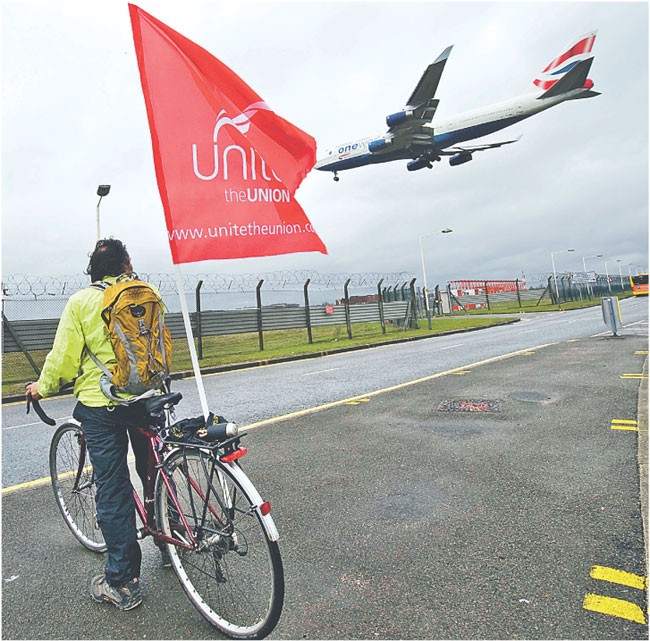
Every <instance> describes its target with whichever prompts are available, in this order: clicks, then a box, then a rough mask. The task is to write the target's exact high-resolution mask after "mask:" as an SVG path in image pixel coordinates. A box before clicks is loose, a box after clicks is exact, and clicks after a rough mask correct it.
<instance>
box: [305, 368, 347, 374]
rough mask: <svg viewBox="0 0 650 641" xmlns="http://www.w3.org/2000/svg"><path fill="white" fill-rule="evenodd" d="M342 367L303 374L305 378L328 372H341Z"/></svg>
mask: <svg viewBox="0 0 650 641" xmlns="http://www.w3.org/2000/svg"><path fill="white" fill-rule="evenodd" d="M340 369H341V368H340V367H330V368H329V369H319V370H318V371H317V372H308V373H307V374H303V376H315V375H316V374H325V373H326V372H336V371H338V370H340Z"/></svg>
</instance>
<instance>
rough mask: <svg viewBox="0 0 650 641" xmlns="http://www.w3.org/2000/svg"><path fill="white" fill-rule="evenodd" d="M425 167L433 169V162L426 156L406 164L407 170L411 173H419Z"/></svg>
mask: <svg viewBox="0 0 650 641" xmlns="http://www.w3.org/2000/svg"><path fill="white" fill-rule="evenodd" d="M425 167H429V168H431V162H430V160H429V159H428V158H426V157H424V156H420V158H416V159H415V160H411V161H410V162H408V163H406V168H407V169H408V170H409V171H417V170H418V169H424V168H425Z"/></svg>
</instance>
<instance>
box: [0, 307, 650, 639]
mask: <svg viewBox="0 0 650 641" xmlns="http://www.w3.org/2000/svg"><path fill="white" fill-rule="evenodd" d="M638 302H639V301H632V304H631V305H629V306H628V309H627V310H626V309H625V308H624V310H623V314H624V321H627V322H628V324H629V327H628V328H627V329H626V330H625V331H624V334H623V338H611V337H609V336H607V333H606V335H604V336H593V335H592V334H593V333H599V332H602V331H603V326H602V321H601V324H600V326H598V327H594V326H593V324H591V325H589V323H588V322H587V321H586V320H584V321H583V320H582V315H577V316H575V317H572V315H571V314H569V313H567V314H563V315H561V318H563V319H564V325H562V326H566V324H567V321H568V320H574V319H575V320H576V322H574V323H572V325H573V326H577V327H574V328H573V329H574V331H573V332H572V333H569V335H565V336H564V337H561V338H559V337H557V336H551V334H550V332H551V329H549V326H548V325H545V326H543V327H542V324H541V323H540V324H538V323H537V319H536V320H533V321H531V322H530V323H526V324H524V323H521V324H518V325H516V326H512V327H510V328H501V331H502V332H503V333H496V335H495V333H494V332H492V330H489V331H490V332H492V337H491V338H489V339H488V340H487V341H485V342H481V343H480V346H479V347H477V348H476V349H477V350H481V349H483V350H484V351H487V352H489V350H488V345H489V344H490V343H495V342H499V343H500V345H499V347H500V349H501V356H499V355H490V354H489V353H480V351H477V352H472V353H467V352H466V351H465V350H462V354H461V358H460V362H458V360H454V359H451V361H447V364H446V365H445V367H446V369H444V370H443V369H441V367H442V365H440V363H439V358H438V357H439V356H441V354H448V353H451V352H456V351H458V350H457V349H456V348H453V347H451V345H453V344H454V343H453V341H454V340H456V341H457V342H460V340H463V341H465V339H466V338H468V337H470V336H471V337H472V338H473V337H479V336H485V334H486V333H487V331H485V332H477V333H473V334H466V335H458V336H456V337H453V336H452V337H448V338H447V339H444V340H445V341H449V343H443V344H442V346H441V343H440V342H439V341H442V340H443V339H434V340H427V341H422V342H421V343H420V344H419V345H418V344H412V345H402V346H396V347H394V348H381V349H379V350H369V351H368V352H359V353H356V354H354V355H346V356H347V357H352V362H353V363H354V362H357V363H359V362H362V361H365V357H367V356H369V355H370V353H371V352H374V353H375V354H380V355H382V359H381V360H380V361H376V362H375V364H374V368H375V369H378V370H379V372H378V373H379V378H378V379H377V378H369V377H370V376H371V373H372V372H371V370H372V369H373V365H372V364H368V365H365V364H364V366H363V368H362V367H359V368H358V369H359V371H360V373H359V374H358V376H355V377H352V376H351V375H350V374H346V373H341V372H340V370H339V375H338V376H344V377H345V378H346V380H345V381H344V382H345V383H346V384H345V385H343V387H342V392H343V393H342V394H340V395H339V396H338V397H337V396H336V391H332V390H325V389H321V388H327V384H325V383H323V382H322V379H323V377H327V375H328V374H335V372H329V373H328V372H327V371H325V370H327V369H331V368H332V363H334V364H335V366H337V367H338V366H339V364H338V363H339V361H338V360H337V359H338V358H339V357H331V358H327V359H323V360H322V361H311V362H309V367H311V372H312V374H311V375H309V374H310V372H309V371H308V370H307V369H301V368H305V367H306V365H307V363H306V362H303V363H301V364H288V365H283V366H278V367H267V368H262V369H261V370H258V375H259V373H261V372H264V374H265V377H266V376H267V375H270V376H271V377H273V376H275V377H277V378H278V379H280V380H279V382H278V383H277V384H279V385H281V384H282V383H286V380H284V379H283V376H282V375H281V373H282V372H283V371H284V370H285V368H292V367H297V369H294V370H292V380H293V384H292V385H291V386H290V387H287V388H285V391H284V394H283V396H287V397H292V398H293V397H294V396H298V397H299V398H301V399H307V400H310V399H311V397H310V396H309V393H308V392H307V391H304V390H303V389H302V387H303V384H305V385H309V386H311V385H312V384H311V382H310V381H313V380H314V379H315V378H318V380H319V383H318V384H317V385H316V387H317V388H318V390H317V391H318V393H316V392H315V396H316V398H314V399H311V400H312V401H313V402H311V403H309V404H308V403H307V402H306V400H303V401H302V404H300V403H298V407H299V409H300V410H305V409H308V408H315V407H316V405H319V404H323V403H330V405H326V406H325V407H322V408H320V409H319V410H316V411H312V412H309V413H305V414H299V415H295V416H293V417H287V418H285V419H283V420H278V421H273V420H270V421H269V420H267V422H265V423H263V424H261V425H258V426H257V427H254V428H253V429H250V433H249V434H248V436H247V437H246V446H247V448H248V449H249V454H248V456H246V457H245V459H243V464H244V467H245V469H246V471H247V472H248V473H249V474H250V476H251V478H252V479H253V480H254V482H255V483H256V485H257V486H258V488H259V489H260V490H261V491H262V494H263V495H264V497H265V498H267V499H269V500H270V501H271V503H272V504H273V514H274V517H275V520H276V524H277V526H278V528H279V530H280V533H281V541H280V545H281V550H282V555H283V560H284V565H285V573H286V590H287V593H286V600H285V608H284V612H283V615H282V618H281V620H280V623H279V625H278V627H277V628H276V630H275V631H274V633H273V635H272V637H273V638H287V639H300V638H310V639H312V638H313V639H316V638H323V639H337V638H364V639H401V638H404V639H407V638H408V639H465V638H475V639H485V638H501V639H508V638H530V639H537V638H556V639H593V638H598V639H641V638H647V636H648V629H647V626H646V625H644V624H641V623H637V622H635V621H633V620H630V618H625V617H624V616H622V613H623V614H625V615H626V616H628V617H629V615H630V613H633V614H636V615H637V616H638V613H639V612H641V613H642V614H641V616H643V613H644V612H647V606H646V602H645V593H644V591H643V590H640V589H638V588H635V587H630V586H626V585H622V584H621V583H620V581H621V577H627V578H628V580H627V582H628V583H629V577H630V576H631V575H636V576H638V577H645V575H646V568H645V561H644V541H643V529H642V509H641V501H640V490H639V466H638V462H637V444H638V436H639V433H638V432H636V431H628V430H618V429H612V424H613V423H612V421H615V420H617V419H618V420H621V419H623V420H638V421H639V428H640V429H642V430H647V407H646V408H643V407H641V409H640V408H639V404H638V399H639V389H640V385H647V382H644V381H643V380H642V379H639V378H627V377H626V378H621V376H623V375H624V374H637V375H638V374H640V373H641V372H642V371H643V365H644V360H645V359H646V358H647V357H646V356H645V355H644V354H643V353H638V352H645V353H647V349H648V343H647V313H646V309H645V306H640V305H639V306H638V315H639V318H638V319H635V318H633V317H632V314H631V313H630V312H631V308H632V307H634V306H635V305H636V304H637V303H638ZM580 314H581V313H580ZM540 320H541V321H544V319H540ZM558 320H559V319H557V318H551V319H550V321H552V323H557V322H558ZM546 322H549V321H546ZM583 325H584V327H583ZM526 326H528V327H529V328H531V329H532V330H533V331H532V332H529V334H530V333H539V334H540V335H539V336H538V337H536V338H537V339H538V341H537V343H536V344H537V345H541V344H547V343H552V344H550V345H548V346H546V347H540V348H534V346H533V345H530V346H529V347H530V349H528V348H527V347H526V346H525V345H524V346H522V344H521V342H522V340H523V339H522V336H523V337H524V338H525V337H527V334H517V333H516V332H518V331H519V332H520V331H521V329H522V327H523V328H526ZM504 330H506V331H504ZM594 330H595V331H594ZM525 331H527V330H525ZM508 332H512V333H508ZM580 334H582V335H580ZM528 338H533V337H530V336H528ZM481 340H483V339H481ZM531 342H533V343H535V341H531ZM422 344H424V345H422ZM427 344H428V345H429V351H428V352H427V351H426V349H425V351H424V353H428V354H429V357H428V362H427V365H426V366H425V368H424V369H425V371H426V373H424V374H422V371H420V370H418V371H417V372H414V374H413V375H412V376H411V377H410V378H407V377H403V378H402V379H401V380H399V381H397V382H395V381H394V380H393V378H392V376H391V375H392V374H394V373H395V371H396V370H399V369H401V367H402V365H401V364H402V362H408V361H409V360H410V361H411V363H412V366H413V368H414V369H417V367H416V361H417V363H420V360H421V359H424V356H423V354H422V353H420V352H419V351H417V350H416V351H417V355H416V354H415V353H414V352H413V351H411V350H413V349H414V348H416V347H417V348H420V347H422V348H426V345H427ZM445 347H446V348H447V349H444V348H445ZM401 350H404V351H405V352H406V354H403V353H402V351H401ZM509 354H512V355H509ZM359 355H363V356H364V358H363V359H361V358H360V359H359V360H358V361H355V360H354V357H355V356H359ZM462 356H465V358H464V359H463V358H462ZM486 360H487V362H481V361H486ZM380 362H383V366H382V365H380ZM454 363H458V364H457V365H453V364H454ZM393 364H395V367H394V368H393V367H392V366H393ZM450 365H453V367H450ZM364 368H366V369H364ZM407 369H408V368H407ZM449 370H453V371H449ZM316 372H320V373H319V374H316ZM249 373H250V372H249ZM265 377H263V378H265ZM364 377H365V378H364ZM359 379H361V380H359ZM212 380H215V381H218V382H219V384H220V385H225V382H222V381H230V383H231V384H232V379H231V378H230V375H228V376H220V377H212ZM251 380H252V381H257V383H259V380H260V379H255V378H253V379H251ZM377 380H382V381H384V380H385V382H386V384H384V385H377V384H376V382H377ZM248 384H249V385H250V384H252V383H251V382H250V381H249V383H248ZM391 387H392V389H388V388H391ZM268 388H269V389H272V388H274V385H273V384H272V383H271V382H268ZM312 389H315V388H314V387H313V386H312ZM358 390H361V392H359V393H362V392H364V391H365V392H369V393H368V394H365V395H364V396H362V397H360V398H356V399H354V400H351V401H348V402H345V399H348V398H351V397H353V396H355V394H356V393H357V391H358ZM381 390H385V391H381ZM365 392H364V393H365ZM267 393H268V392H265V393H264V394H262V396H263V398H264V400H266V394H267ZM237 394H239V391H237ZM249 394H250V392H249ZM234 395H235V391H233V396H234ZM338 401H343V402H338ZM458 401H488V403H487V404H485V405H480V404H476V403H474V407H475V408H476V407H479V408H481V407H483V408H488V409H493V410H497V411H491V412H487V411H480V412H479V411H475V412H456V411H448V409H444V408H449V407H451V408H453V407H456V406H458ZM61 402H62V401H61V400H57V401H54V402H53V403H61ZM275 405H276V406H277V407H281V408H282V410H283V411H282V413H285V414H286V413H287V411H291V412H296V411H298V410H296V409H295V407H296V405H295V404H294V402H293V401H287V402H285V403H283V402H282V401H281V399H280V400H279V401H278V402H277V403H276V404H275ZM465 406H467V404H465ZM6 409H9V408H6ZM6 409H5V413H4V420H5V421H6V420H7V412H6ZM48 411H49V412H50V413H52V410H51V409H50V408H48ZM279 413H280V412H278V413H276V414H273V413H272V412H267V414H266V416H267V417H268V418H270V419H273V417H275V416H278V415H279ZM250 415H251V419H250V420H249V422H252V417H255V418H257V420H258V421H259V420H260V418H258V415H257V414H256V413H255V411H251V413H250ZM263 416H264V415H263ZM261 420H264V419H263V418H262V419H261ZM14 431H15V432H23V431H26V432H27V433H28V434H29V429H27V428H21V429H18V428H17V429H16V430H14ZM3 437H4V438H5V439H6V432H3ZM39 447H40V446H39ZM3 449H4V448H3ZM33 449H34V448H29V446H28V445H27V446H26V450H30V451H32V450H33ZM45 453H46V450H41V452H40V453H39V454H40V456H45ZM4 462H5V459H4V451H3V464H4ZM3 467H4V465H3ZM2 508H3V509H2V526H3V543H2V546H3V555H2V557H3V558H2V561H3V598H2V601H3V603H2V605H3V609H2V635H3V638H6V639H41V638H48V639H110V638H113V639H115V638H120V639H138V638H139V639H141V638H157V639H210V638H215V637H217V638H218V636H219V635H218V634H216V633H215V631H214V630H212V629H211V628H210V627H209V626H208V625H207V624H206V623H205V622H204V621H203V619H202V618H201V617H200V615H199V614H198V613H196V612H195V611H194V609H193V607H192V606H191V604H190V603H189V601H187V599H186V598H185V596H184V594H183V592H182V590H181V589H180V586H179V585H178V582H177V580H176V578H175V576H174V574H173V572H172V571H171V570H163V569H162V568H160V567H159V560H158V553H157V550H156V549H155V547H154V546H153V544H152V542H151V541H150V540H147V541H145V542H143V555H144V565H143V577H142V578H143V582H144V585H145V590H146V601H145V603H144V604H143V606H142V607H140V608H138V609H136V610H134V611H132V612H128V613H120V612H118V611H117V610H115V609H114V608H110V607H108V606H101V605H96V604H94V603H92V602H91V600H90V597H89V596H88V594H87V583H88V580H89V579H90V577H91V576H93V574H96V573H99V572H101V569H102V565H103V562H102V558H101V557H96V556H94V555H92V554H91V553H88V552H86V551H85V550H83V549H82V548H81V547H80V546H79V545H78V544H77V543H76V542H75V541H74V539H73V538H72V536H71V535H70V534H69V533H68V531H67V529H66V528H65V525H64V524H63V522H62V521H61V519H60V517H59V516H58V513H57V511H56V507H55V505H54V501H53V500H52V496H51V490H50V488H49V487H48V486H47V485H44V484H38V483H36V484H34V485H31V486H28V487H27V488H25V489H17V490H9V491H3V503H2ZM594 567H596V568H602V569H600V570H597V571H594V570H592V568H594ZM616 571H623V572H625V573H627V574H625V575H622V574H619V573H617V572H616ZM592 573H593V574H594V576H595V577H596V578H594V576H592ZM599 577H600V578H599ZM602 577H606V578H608V579H609V580H607V581H606V580H603V578H602ZM614 579H615V580H616V582H614ZM588 595H592V596H591V597H588ZM607 598H609V599H612V598H615V599H618V601H608V600H607ZM593 602H600V603H604V604H606V605H608V606H609V607H610V608H614V609H613V610H612V611H611V612H610V613H609V614H604V613H601V612H595V611H591V610H589V609H586V608H585V607H584V605H585V604H586V603H593ZM622 604H628V605H627V606H625V605H622ZM614 605H616V606H617V607H614Z"/></svg>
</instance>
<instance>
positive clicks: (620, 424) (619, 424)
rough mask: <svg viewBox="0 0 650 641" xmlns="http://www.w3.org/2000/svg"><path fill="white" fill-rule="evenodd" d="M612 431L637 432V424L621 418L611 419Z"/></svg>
mask: <svg viewBox="0 0 650 641" xmlns="http://www.w3.org/2000/svg"><path fill="white" fill-rule="evenodd" d="M612 429H613V430H628V431H630V432H638V431H639V424H638V422H637V421H628V420H625V419H623V418H613V419H612Z"/></svg>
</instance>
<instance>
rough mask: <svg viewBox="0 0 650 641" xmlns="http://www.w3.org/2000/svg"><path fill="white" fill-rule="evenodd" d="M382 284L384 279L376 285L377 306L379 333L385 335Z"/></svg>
mask: <svg viewBox="0 0 650 641" xmlns="http://www.w3.org/2000/svg"><path fill="white" fill-rule="evenodd" d="M383 282H384V279H383V278H382V279H381V280H380V281H379V282H378V283H377V297H378V299H377V303H378V305H379V322H380V323H381V333H382V334H385V333H386V320H385V318H384V297H383V296H382V293H381V284H382V283H383Z"/></svg>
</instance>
